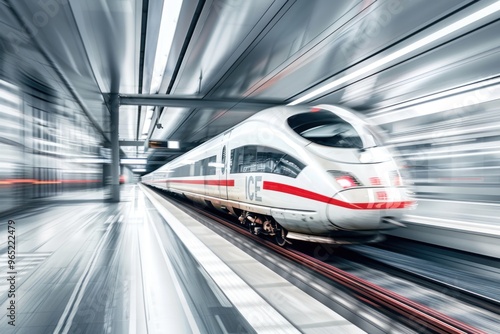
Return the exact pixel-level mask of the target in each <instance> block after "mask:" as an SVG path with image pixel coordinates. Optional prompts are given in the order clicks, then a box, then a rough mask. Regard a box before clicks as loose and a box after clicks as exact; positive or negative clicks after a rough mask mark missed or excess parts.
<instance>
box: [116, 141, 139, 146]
mask: <svg viewBox="0 0 500 334" xmlns="http://www.w3.org/2000/svg"><path fill="white" fill-rule="evenodd" d="M119 143H120V146H144V140H120V142H119Z"/></svg>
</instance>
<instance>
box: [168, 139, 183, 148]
mask: <svg viewBox="0 0 500 334" xmlns="http://www.w3.org/2000/svg"><path fill="white" fill-rule="evenodd" d="M167 147H168V148H174V149H176V148H179V147H180V145H179V142H178V141H177V140H169V141H167Z"/></svg>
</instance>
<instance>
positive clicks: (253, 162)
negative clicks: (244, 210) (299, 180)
mask: <svg viewBox="0 0 500 334" xmlns="http://www.w3.org/2000/svg"><path fill="white" fill-rule="evenodd" d="M305 166H306V165H305V164H303V163H302V162H300V161H299V160H298V159H296V158H294V157H292V156H290V155H288V154H286V153H284V152H281V151H279V150H277V149H274V148H271V147H267V146H256V145H248V146H242V147H238V148H236V149H234V150H231V173H273V174H279V175H284V176H288V177H293V178H295V177H297V175H299V173H300V172H301V171H302V169H304V167H305Z"/></svg>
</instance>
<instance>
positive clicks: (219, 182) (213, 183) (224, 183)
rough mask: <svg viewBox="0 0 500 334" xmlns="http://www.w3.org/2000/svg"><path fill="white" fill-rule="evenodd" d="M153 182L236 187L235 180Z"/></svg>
mask: <svg viewBox="0 0 500 334" xmlns="http://www.w3.org/2000/svg"><path fill="white" fill-rule="evenodd" d="M153 182H167V183H184V184H204V185H207V186H224V187H234V180H154V181H153Z"/></svg>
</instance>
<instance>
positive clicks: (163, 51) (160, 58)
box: [150, 0, 182, 94]
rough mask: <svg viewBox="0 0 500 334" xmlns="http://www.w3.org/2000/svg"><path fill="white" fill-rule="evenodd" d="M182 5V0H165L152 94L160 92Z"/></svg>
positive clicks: (152, 80) (152, 81)
mask: <svg viewBox="0 0 500 334" xmlns="http://www.w3.org/2000/svg"><path fill="white" fill-rule="evenodd" d="M181 7H182V0H164V1H163V10H162V14H161V23H160V32H159V34H158V43H157V45H156V54H155V62H154V67H153V77H152V79H151V89H150V93H151V94H156V93H158V90H159V89H160V85H161V82H162V79H163V73H164V72H165V67H166V66H167V61H168V55H169V54H170V49H171V46H172V41H173V39H174V34H175V28H176V27H177V20H178V19H179V14H180V11H181Z"/></svg>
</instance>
